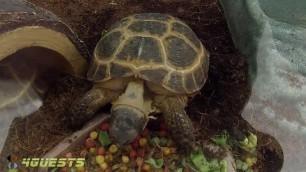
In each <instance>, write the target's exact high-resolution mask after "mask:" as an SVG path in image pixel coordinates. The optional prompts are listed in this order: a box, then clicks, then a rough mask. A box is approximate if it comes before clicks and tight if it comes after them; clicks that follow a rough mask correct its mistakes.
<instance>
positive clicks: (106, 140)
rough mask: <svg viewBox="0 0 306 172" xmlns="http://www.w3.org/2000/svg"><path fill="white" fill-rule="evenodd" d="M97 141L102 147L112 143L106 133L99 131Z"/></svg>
mask: <svg viewBox="0 0 306 172" xmlns="http://www.w3.org/2000/svg"><path fill="white" fill-rule="evenodd" d="M98 139H99V142H100V143H101V145H102V146H108V145H110V144H111V143H112V142H111V140H110V138H109V135H108V133H107V132H106V131H100V132H99V137H98Z"/></svg>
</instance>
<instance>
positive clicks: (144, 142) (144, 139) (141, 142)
mask: <svg viewBox="0 0 306 172" xmlns="http://www.w3.org/2000/svg"><path fill="white" fill-rule="evenodd" d="M147 142H148V140H147V139H146V138H141V139H140V140H139V145H140V147H144V146H145V145H146V144H147Z"/></svg>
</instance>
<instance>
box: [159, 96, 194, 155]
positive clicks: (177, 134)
mask: <svg viewBox="0 0 306 172" xmlns="http://www.w3.org/2000/svg"><path fill="white" fill-rule="evenodd" d="M186 101H187V97H184V96H175V97H162V96H160V97H159V96H158V97H157V98H156V102H157V103H158V104H159V105H158V107H159V109H160V110H161V111H162V113H163V115H164V118H165V121H166V124H167V126H168V130H169V132H170V134H171V136H172V138H173V140H174V142H175V143H176V144H178V146H179V148H180V149H182V151H184V152H187V153H189V152H190V151H191V150H193V149H194V148H195V134H194V127H193V124H192V122H191V120H190V118H189V117H188V115H187V113H186V111H185V107H186Z"/></svg>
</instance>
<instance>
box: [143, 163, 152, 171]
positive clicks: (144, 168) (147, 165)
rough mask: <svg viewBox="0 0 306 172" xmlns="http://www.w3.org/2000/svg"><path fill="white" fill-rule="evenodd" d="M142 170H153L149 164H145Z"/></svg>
mask: <svg viewBox="0 0 306 172" xmlns="http://www.w3.org/2000/svg"><path fill="white" fill-rule="evenodd" d="M141 169H142V170H143V171H150V170H151V166H150V165H149V164H143V166H142V168H141Z"/></svg>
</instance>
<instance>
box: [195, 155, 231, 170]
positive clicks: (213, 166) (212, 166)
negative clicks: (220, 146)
mask: <svg viewBox="0 0 306 172" xmlns="http://www.w3.org/2000/svg"><path fill="white" fill-rule="evenodd" d="M190 159H191V161H192V163H193V164H194V166H195V167H196V168H197V169H198V170H199V171H200V172H226V170H227V163H226V161H218V160H217V159H212V160H211V161H210V162H209V161H208V160H207V159H206V158H205V156H204V154H203V152H202V151H198V152H196V153H194V154H191V156H190Z"/></svg>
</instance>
